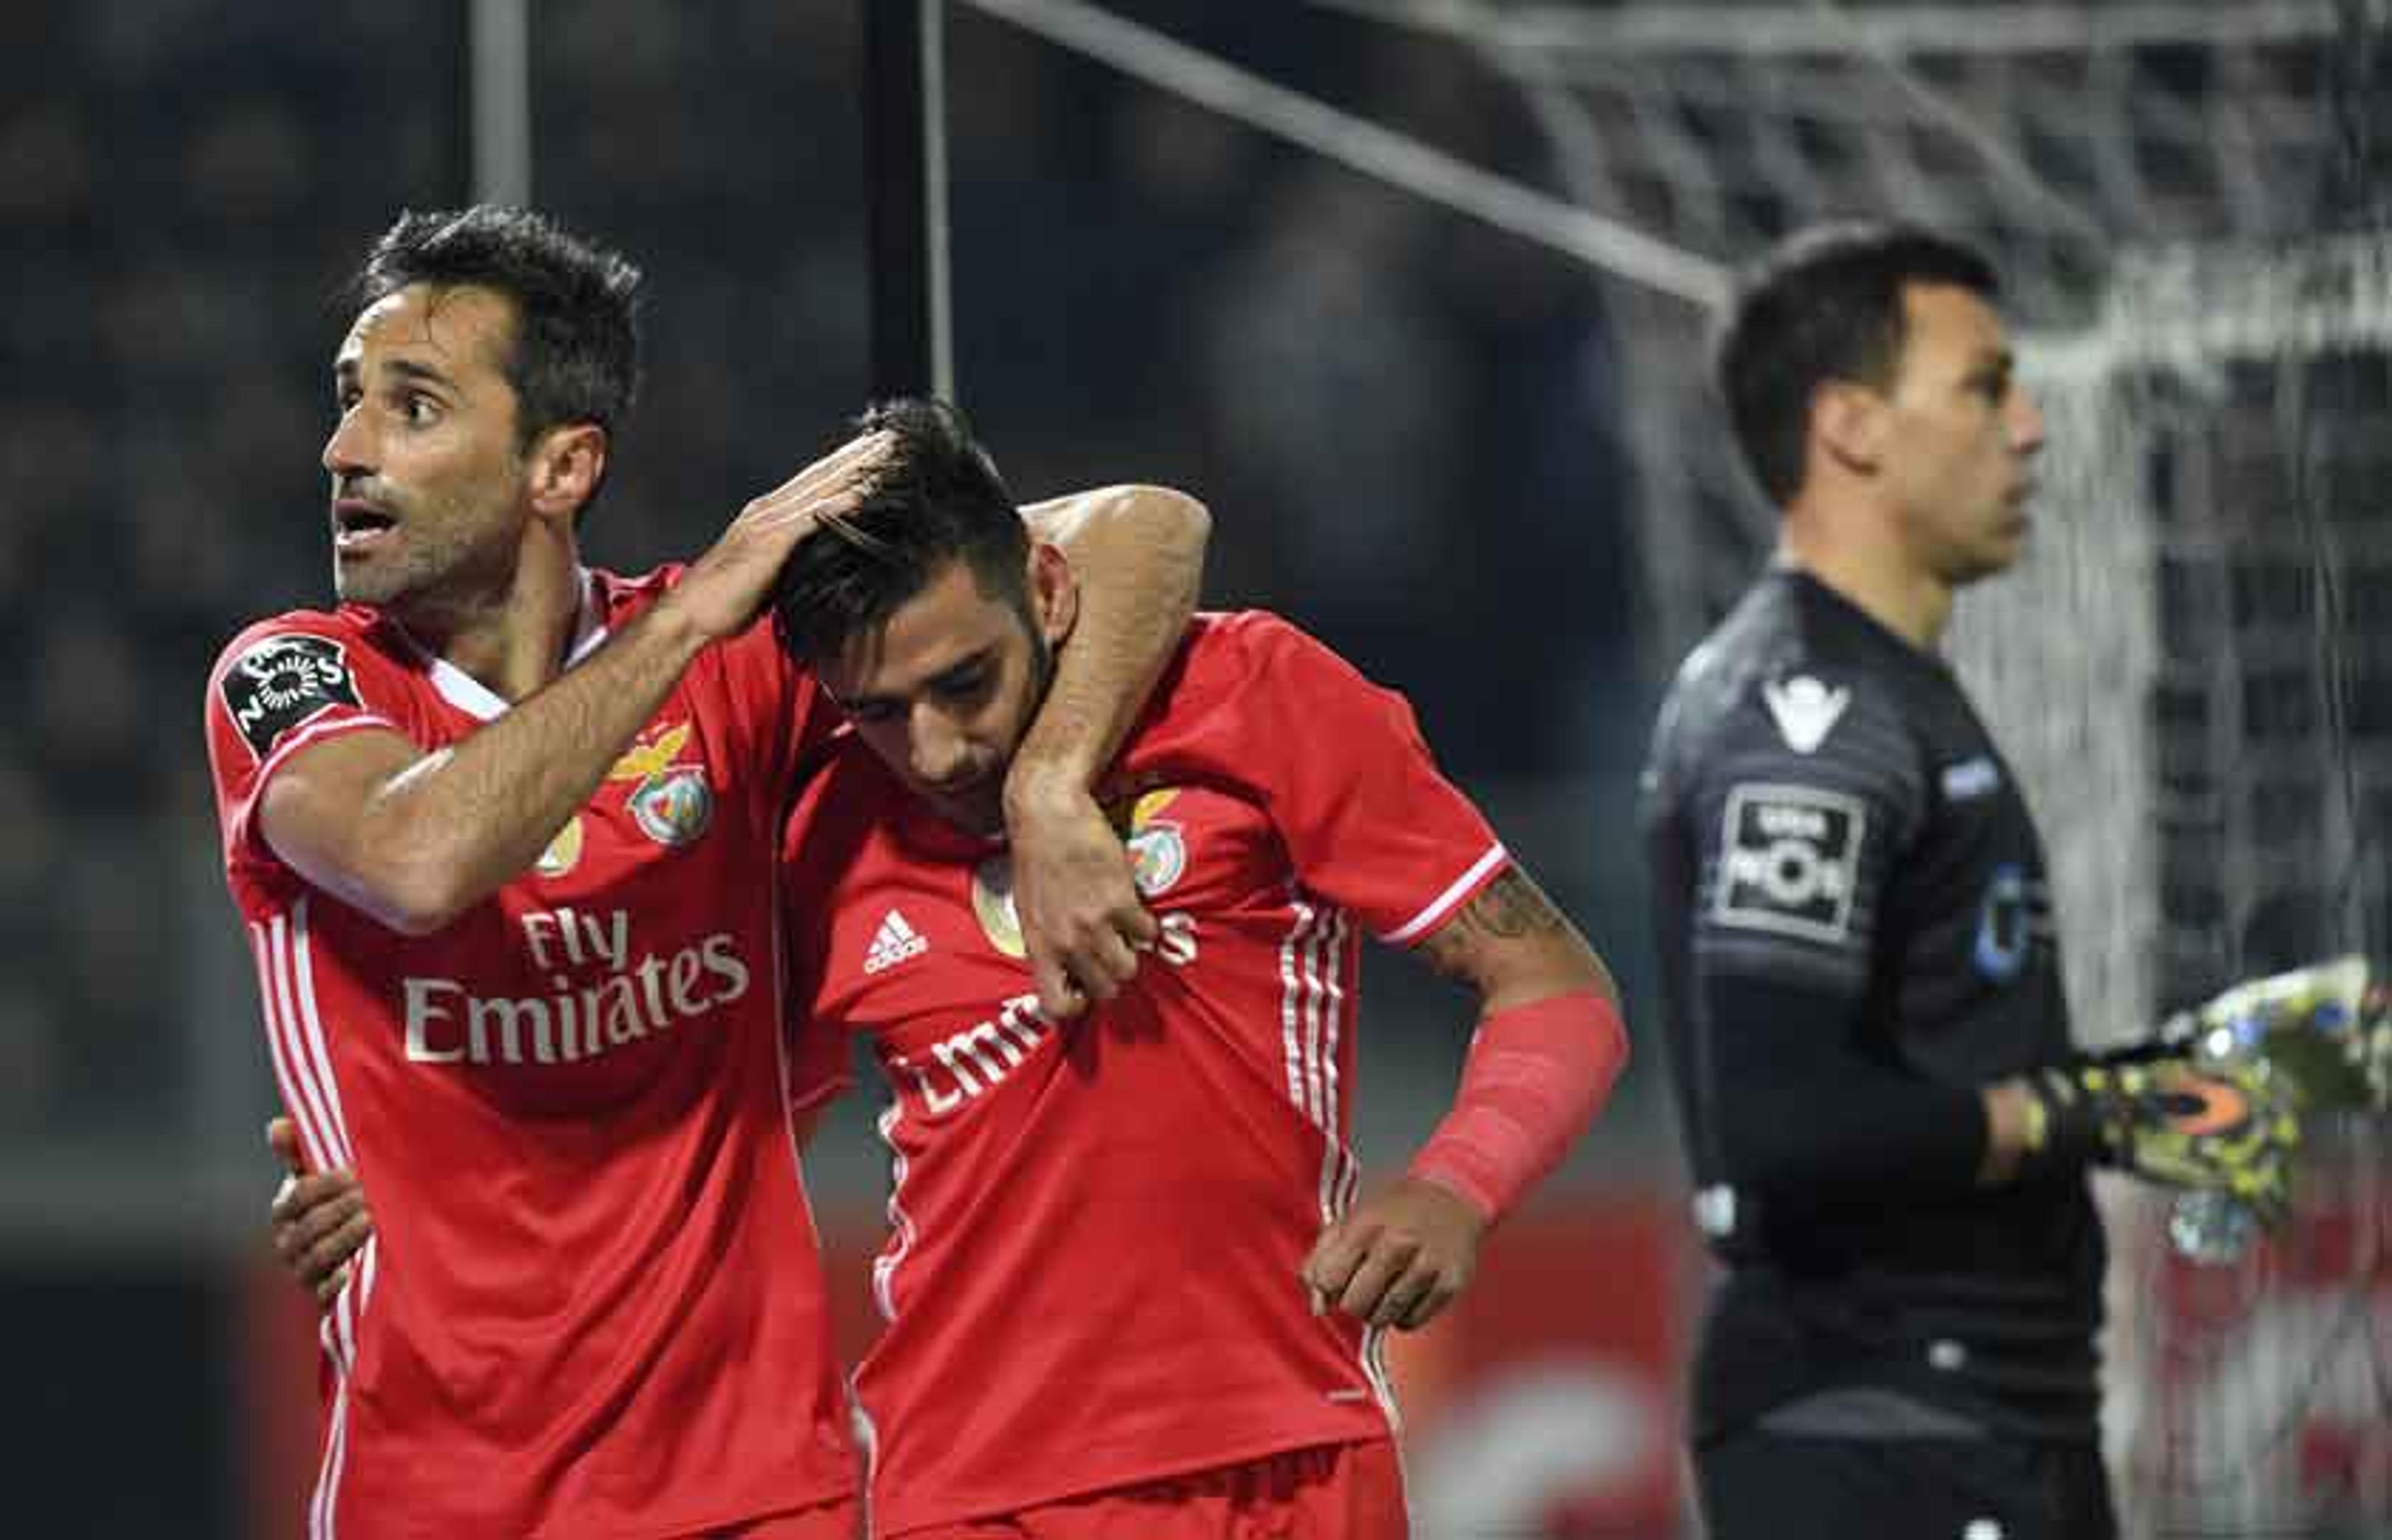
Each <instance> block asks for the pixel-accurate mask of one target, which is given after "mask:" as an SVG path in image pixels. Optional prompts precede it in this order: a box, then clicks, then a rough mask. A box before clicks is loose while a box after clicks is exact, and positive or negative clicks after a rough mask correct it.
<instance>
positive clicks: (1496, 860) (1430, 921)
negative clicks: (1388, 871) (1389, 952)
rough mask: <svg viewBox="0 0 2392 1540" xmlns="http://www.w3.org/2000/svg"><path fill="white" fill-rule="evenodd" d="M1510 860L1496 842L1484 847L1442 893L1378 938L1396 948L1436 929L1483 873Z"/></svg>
mask: <svg viewBox="0 0 2392 1540" xmlns="http://www.w3.org/2000/svg"><path fill="white" fill-rule="evenodd" d="M1511 859H1512V858H1511V853H1510V852H1509V851H1507V850H1505V849H1504V848H1503V847H1502V846H1501V844H1500V843H1499V844H1495V845H1491V846H1489V847H1488V849H1487V853H1486V854H1485V855H1483V856H1481V857H1479V858H1478V859H1477V860H1476V861H1472V862H1471V863H1470V870H1469V871H1467V872H1464V873H1463V874H1462V875H1460V876H1458V877H1456V878H1454V879H1453V882H1452V884H1451V885H1450V886H1448V887H1447V888H1446V890H1445V891H1444V892H1442V893H1439V894H1438V895H1437V896H1436V898H1434V899H1430V900H1429V901H1428V907H1427V908H1425V909H1423V910H1422V911H1421V912H1419V913H1417V914H1415V915H1413V916H1412V917H1411V918H1410V919H1409V920H1406V921H1405V922H1404V923H1403V924H1402V925H1397V927H1396V928H1395V929H1393V930H1391V931H1389V932H1387V934H1386V935H1384V936H1382V937H1381V938H1380V939H1381V940H1383V941H1384V942H1386V943H1387V944H1388V945H1389V946H1391V947H1399V946H1402V945H1403V944H1404V943H1406V942H1407V941H1410V940H1413V939H1415V938H1419V937H1421V936H1424V935H1426V934H1427V933H1428V932H1429V931H1431V930H1434V929H1436V927H1437V926H1438V925H1441V924H1443V923H1444V921H1445V917H1446V916H1447V915H1449V914H1450V913H1451V912H1453V911H1454V909H1455V907H1456V906H1458V905H1459V904H1460V903H1461V902H1462V899H1465V898H1467V897H1468V896H1469V894H1470V890H1471V889H1472V888H1474V887H1475V886H1478V884H1479V883H1480V882H1481V881H1482V880H1483V879H1484V878H1485V877H1486V875H1487V874H1488V873H1489V872H1492V871H1494V870H1495V868H1497V867H1498V866H1501V865H1502V864H1503V862H1505V861H1509V860H1511Z"/></svg>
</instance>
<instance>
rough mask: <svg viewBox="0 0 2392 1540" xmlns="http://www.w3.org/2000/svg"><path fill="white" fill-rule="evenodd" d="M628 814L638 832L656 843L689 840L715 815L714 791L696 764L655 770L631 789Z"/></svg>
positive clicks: (663, 843)
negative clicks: (629, 811)
mask: <svg viewBox="0 0 2392 1540" xmlns="http://www.w3.org/2000/svg"><path fill="white" fill-rule="evenodd" d="M631 818H632V820H633V821H634V822H637V823H638V824H639V826H640V833H642V834H643V835H647V836H648V837H649V838H650V839H652V840H655V841H656V843H657V844H658V845H664V846H673V847H678V846H682V845H687V844H690V843H691V842H692V841H694V840H695V839H696V838H697V836H698V835H702V834H704V833H706V826H707V824H708V823H709V822H713V819H714V793H713V791H712V790H711V789H709V788H708V785H707V783H706V771H705V770H703V769H702V768H700V767H698V766H696V765H675V766H674V767H672V768H671V769H670V770H658V771H656V773H655V774H653V775H651V776H649V777H648V778H647V779H646V780H644V781H642V782H641V783H640V785H639V789H638V790H637V791H634V792H633V793H631Z"/></svg>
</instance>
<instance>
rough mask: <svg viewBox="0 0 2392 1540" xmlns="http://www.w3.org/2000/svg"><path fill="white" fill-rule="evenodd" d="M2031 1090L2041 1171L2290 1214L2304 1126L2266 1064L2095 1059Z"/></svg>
mask: <svg viewBox="0 0 2392 1540" xmlns="http://www.w3.org/2000/svg"><path fill="white" fill-rule="evenodd" d="M2027 1085H2028V1088H2029V1089H2030V1090H2031V1091H2032V1092H2033V1093H2034V1109H2033V1110H2031V1111H2030V1113H2029V1116H2028V1129H2027V1137H2026V1144H2027V1152H2026V1159H2027V1162H2028V1164H2029V1166H2030V1167H2031V1168H2041V1169H2052V1168H2064V1167H2068V1166H2075V1165H2082V1164H2085V1163H2087V1162H2096V1163H2099V1164H2101V1165H2106V1166H2114V1167H2117V1168H2118V1169H2119V1170H2121V1171H2127V1172H2130V1173H2132V1174H2133V1175H2136V1176H2139V1177H2143V1178H2145V1179H2147V1180H2149V1181H2152V1182H2160V1183H2165V1184H2167V1185H2169V1186H2173V1187H2190V1188H2197V1189H2201V1190H2204V1191H2209V1192H2221V1193H2226V1194H2228V1195H2230V1196H2231V1197H2235V1198H2237V1199H2239V1200H2240V1201H2242V1202H2243V1203H2246V1204H2248V1205H2250V1207H2251V1208H2252V1210H2254V1211H2255V1212H2256V1213H2257V1214H2258V1215H2259V1217H2260V1218H2261V1219H2263V1220H2267V1221H2269V1222H2270V1223H2272V1222H2274V1221H2275V1220H2277V1219H2280V1218H2282V1215H2283V1213H2284V1210H2285V1209H2286V1207H2287V1206H2288V1203H2289V1201H2290V1196H2291V1194H2290V1189H2291V1156H2292V1152H2293V1151H2294V1150H2295V1148H2297V1147H2298V1146H2299V1145H2300V1140H2301V1125H2300V1118H2299V1115H2298V1113H2297V1112H2296V1111H2295V1098H2294V1096H2293V1095H2292V1094H2290V1093H2289V1091H2288V1090H2286V1089H2285V1088H2284V1087H2283V1086H2282V1084H2281V1083H2280V1082H2279V1081H2278V1080H2277V1079H2276V1077H2275V1076H2274V1075H2273V1073H2272V1072H2271V1071H2270V1070H2269V1068H2267V1066H2265V1065H2262V1064H2256V1063H2253V1062H2250V1061H2248V1060H2236V1059H2229V1060H2223V1061H2218V1062H2210V1061H2207V1060H2195V1059H2193V1058H2191V1057H2187V1056H2178V1057H2170V1058H2155V1059H2144V1060H2139V1061H2138V1060H2100V1059H2088V1060H2079V1061H2077V1062H2075V1063H2073V1064H2067V1065H2061V1066H2059V1067H2057V1068H2048V1069H2044V1070H2041V1071H2038V1072H2037V1073H2035V1074H2034V1075H2032V1076H2030V1077H2029V1078H2028V1081H2027Z"/></svg>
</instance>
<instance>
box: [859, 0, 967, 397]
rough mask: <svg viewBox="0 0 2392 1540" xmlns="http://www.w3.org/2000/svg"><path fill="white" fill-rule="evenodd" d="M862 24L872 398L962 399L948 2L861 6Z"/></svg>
mask: <svg viewBox="0 0 2392 1540" xmlns="http://www.w3.org/2000/svg"><path fill="white" fill-rule="evenodd" d="M856 6H857V10H858V13H859V14H860V16H861V18H862V20H863V25H864V34H863V35H864V199H865V203H866V206H867V213H868V216H869V219H870V241H871V248H870V251H869V252H868V253H867V255H868V258H869V263H868V267H869V271H870V274H871V284H872V394H873V395H875V396H876V397H879V396H889V395H921V394H923V393H925V392H928V393H929V394H931V395H942V396H944V397H946V398H948V399H949V400H953V399H954V398H955V357H954V347H953V342H952V331H951V327H950V322H949V311H948V292H947V132H946V78H945V76H946V67H945V66H946V58H945V55H946V50H945V41H946V40H945V0H856Z"/></svg>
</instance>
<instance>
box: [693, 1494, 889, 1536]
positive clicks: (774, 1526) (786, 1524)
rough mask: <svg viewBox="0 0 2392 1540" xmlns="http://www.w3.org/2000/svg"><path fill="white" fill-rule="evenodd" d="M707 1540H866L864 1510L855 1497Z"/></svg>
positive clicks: (779, 1515)
mask: <svg viewBox="0 0 2392 1540" xmlns="http://www.w3.org/2000/svg"><path fill="white" fill-rule="evenodd" d="M707 1540H864V1510H863V1508H862V1507H861V1505H859V1504H858V1503H857V1502H856V1500H855V1499H854V1498H852V1497H841V1498H838V1500H836V1501H834V1502H828V1503H821V1504H818V1505H816V1506H815V1507H813V1508H799V1509H798V1511H796V1512H795V1513H776V1514H774V1515H773V1517H771V1518H770V1519H757V1520H753V1521H749V1522H747V1523H745V1524H734V1525H733V1526H732V1527H731V1528H729V1529H726V1530H718V1531H716V1532H715V1533H714V1534H710V1535H708V1537H707Z"/></svg>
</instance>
